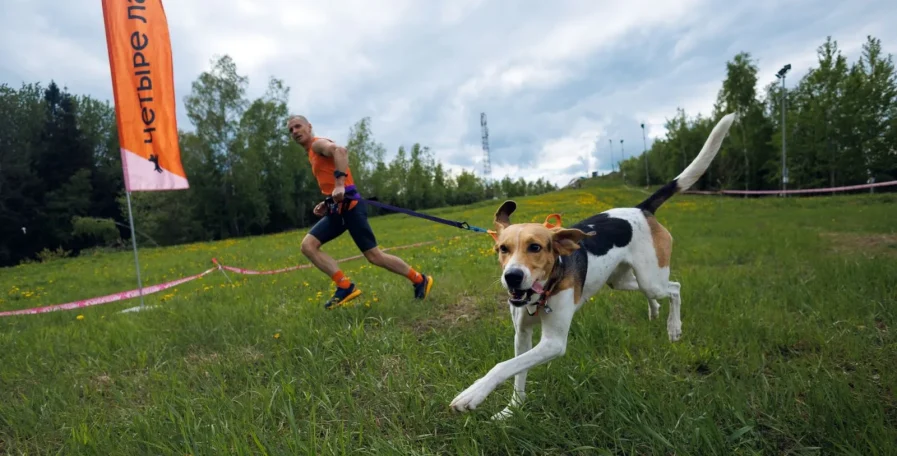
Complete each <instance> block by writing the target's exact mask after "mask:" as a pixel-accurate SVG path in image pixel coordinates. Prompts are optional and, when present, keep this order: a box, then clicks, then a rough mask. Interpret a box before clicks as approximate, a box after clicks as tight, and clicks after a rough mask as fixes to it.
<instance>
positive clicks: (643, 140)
mask: <svg viewBox="0 0 897 456" xmlns="http://www.w3.org/2000/svg"><path fill="white" fill-rule="evenodd" d="M642 142H643V143H644V145H645V186H646V187H650V186H651V175H650V174H648V140H647V139H645V124H644V122H643V123H642Z"/></svg>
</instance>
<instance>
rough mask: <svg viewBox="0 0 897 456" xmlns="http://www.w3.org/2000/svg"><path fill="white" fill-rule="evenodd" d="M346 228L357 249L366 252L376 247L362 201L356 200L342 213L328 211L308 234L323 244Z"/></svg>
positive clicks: (375, 240)
mask: <svg viewBox="0 0 897 456" xmlns="http://www.w3.org/2000/svg"><path fill="white" fill-rule="evenodd" d="M346 230H349V235H351V236H352V240H353V241H355V245H356V246H358V250H361V251H362V252H366V251H368V250H370V249H372V248H374V247H377V239H376V238H375V237H374V231H373V230H372V229H371V225H370V224H369V223H368V214H367V207H366V204H365V203H364V202H363V201H358V203H357V204H355V207H353V208H352V209H350V210H343V213H342V214H337V213H328V214H327V215H325V216H324V217H323V218H321V220H318V223H315V226H313V227H312V228H311V230H310V231H309V232H308V234H311V235H312V236H314V237H316V238H317V239H318V240H319V241H321V245H324V244H326V243H328V242H330V241H332V240H333V239H336V238H337V237H338V236H340V235H341V234H343V233H344V232H345V231H346Z"/></svg>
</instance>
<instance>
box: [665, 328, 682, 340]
mask: <svg viewBox="0 0 897 456" xmlns="http://www.w3.org/2000/svg"><path fill="white" fill-rule="evenodd" d="M667 335H668V336H670V342H676V341H678V340H679V338H681V337H682V326H681V325H672V324H669V325H667Z"/></svg>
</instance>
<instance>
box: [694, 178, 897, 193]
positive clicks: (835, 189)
mask: <svg viewBox="0 0 897 456" xmlns="http://www.w3.org/2000/svg"><path fill="white" fill-rule="evenodd" d="M892 185H897V180H893V181H887V182H877V183H875V184H860V185H848V186H846V187H828V188H803V189H798V190H785V191H784V193H785V194H786V195H791V194H801V193H804V194H805V193H831V192H846V191H849V190H864V189H869V188H877V187H890V186H892ZM685 193H687V194H693V195H780V194H782V193H783V192H782V191H781V190H720V191H718V192H708V191H700V190H689V191H687V192H685Z"/></svg>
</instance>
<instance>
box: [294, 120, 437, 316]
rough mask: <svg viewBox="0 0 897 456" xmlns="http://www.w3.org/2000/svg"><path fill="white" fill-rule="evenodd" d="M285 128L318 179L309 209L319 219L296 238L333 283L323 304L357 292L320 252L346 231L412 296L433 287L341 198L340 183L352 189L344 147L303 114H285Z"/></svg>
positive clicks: (356, 205)
mask: <svg viewBox="0 0 897 456" xmlns="http://www.w3.org/2000/svg"><path fill="white" fill-rule="evenodd" d="M287 128H288V129H289V131H290V136H291V137H292V138H293V140H294V141H296V143H297V144H299V145H300V146H302V147H304V148H305V150H306V152H307V153H308V161H309V162H310V163H311V170H312V174H314V176H315V179H317V181H318V187H320V188H321V193H323V194H324V195H327V198H326V199H325V200H324V201H322V202H320V203H318V205H317V206H315V209H314V214H315V215H317V216H318V217H323V218H321V220H319V221H318V223H316V224H315V226H313V227H312V229H311V230H310V231H309V232H308V234H307V235H305V238H304V239H302V254H303V255H305V256H306V257H307V258H308V259H309V260H311V262H312V264H314V265H315V267H317V268H318V269H319V270H320V271H321V272H323V273H325V274H327V275H328V276H330V278H331V279H332V280H333V281H334V282H335V283H336V292H335V293H334V294H333V297H331V298H330V299H329V300H328V301H327V302H326V303H325V304H324V308H325V309H330V308H332V307H334V306H339V305H342V304H343V303H345V302H347V301H349V300H351V299H354V298H356V297H358V295H360V294H361V290H359V289H358V288H357V287H356V286H355V283H354V282H352V281H351V280H349V278H348V277H346V276H345V274H343V272H342V271H341V270H340V269H339V267H338V266H337V263H336V261H334V259H333V258H332V257H331V256H330V255H328V254H326V253H324V252H323V251H321V246H322V245H323V244H326V243H327V242H329V241H331V240H333V239H335V238H336V237H337V236H340V235H341V234H343V233H344V232H345V231H346V230H349V234H350V235H351V236H352V240H353V241H355V245H356V246H358V249H359V250H361V252H362V253H363V254H364V257H365V258H367V260H368V261H370V262H371V264H374V265H377V266H380V267H381V268H384V269H386V270H388V271H391V272H394V273H396V274H399V275H401V276H404V277H406V278H407V279H408V280H410V281H411V283H412V284H413V286H414V297H415V298H416V299H424V298H426V297H427V295H429V294H430V288H432V286H433V278H432V277H429V276H426V275H424V274H421V273H419V272H417V271H415V270H414V268H412V267H411V266H409V265H408V264H407V263H405V262H404V261H402V259H401V258H399V257H396V256H393V255H390V254H388V253H384V252H383V251H381V250H380V249H379V248H378V247H377V241H376V239H375V238H374V232H373V231H372V230H371V226H370V224H368V219H367V210H366V205H365V204H364V202H362V201H358V200H355V199H348V198H346V197H345V196H346V186H347V185H348V186H349V187H350V188H354V185H355V181H354V180H353V179H352V171H351V170H350V169H349V154H348V152H347V151H346V148H345V147H341V146H338V145H336V143H334V142H333V141H331V140H329V139H327V138H319V137H317V136H315V134H314V132H313V131H312V126H311V123H310V122H309V121H308V119H306V118H305V117H304V116H298V115H297V116H291V117H290V118H289V119H288V120H287Z"/></svg>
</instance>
